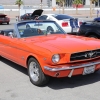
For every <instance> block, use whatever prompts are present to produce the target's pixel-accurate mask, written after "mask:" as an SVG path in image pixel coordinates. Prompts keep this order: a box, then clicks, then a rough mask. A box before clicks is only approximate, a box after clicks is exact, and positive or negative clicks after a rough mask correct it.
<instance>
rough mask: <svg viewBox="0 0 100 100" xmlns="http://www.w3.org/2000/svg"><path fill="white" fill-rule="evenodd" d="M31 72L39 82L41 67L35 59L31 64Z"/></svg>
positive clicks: (32, 77)
mask: <svg viewBox="0 0 100 100" xmlns="http://www.w3.org/2000/svg"><path fill="white" fill-rule="evenodd" d="M29 74H30V77H31V79H32V80H33V81H35V82H37V81H38V80H39V68H38V67H37V64H36V62H34V61H33V62H31V63H30V65H29Z"/></svg>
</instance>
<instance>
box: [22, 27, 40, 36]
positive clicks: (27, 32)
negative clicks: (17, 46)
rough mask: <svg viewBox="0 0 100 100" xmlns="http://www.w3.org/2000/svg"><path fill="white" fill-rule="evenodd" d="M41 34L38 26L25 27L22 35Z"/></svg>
mask: <svg viewBox="0 0 100 100" xmlns="http://www.w3.org/2000/svg"><path fill="white" fill-rule="evenodd" d="M36 35H39V34H38V31H37V28H29V29H25V30H24V32H23V34H22V35H21V37H30V36H36Z"/></svg>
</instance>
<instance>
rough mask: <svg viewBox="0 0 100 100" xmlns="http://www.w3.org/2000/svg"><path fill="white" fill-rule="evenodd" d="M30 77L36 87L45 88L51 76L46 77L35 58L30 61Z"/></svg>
mask: <svg viewBox="0 0 100 100" xmlns="http://www.w3.org/2000/svg"><path fill="white" fill-rule="evenodd" d="M28 75H29V78H30V81H31V82H32V83H33V84H34V85H36V86H43V85H45V84H46V83H47V82H48V81H49V76H47V75H45V74H44V73H43V71H42V69H41V66H40V64H39V63H38V61H37V60H36V59H35V58H30V59H29V61H28Z"/></svg>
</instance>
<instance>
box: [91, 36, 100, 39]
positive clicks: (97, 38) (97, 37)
mask: <svg viewBox="0 0 100 100" xmlns="http://www.w3.org/2000/svg"><path fill="white" fill-rule="evenodd" d="M89 37H91V38H96V39H98V36H97V35H89Z"/></svg>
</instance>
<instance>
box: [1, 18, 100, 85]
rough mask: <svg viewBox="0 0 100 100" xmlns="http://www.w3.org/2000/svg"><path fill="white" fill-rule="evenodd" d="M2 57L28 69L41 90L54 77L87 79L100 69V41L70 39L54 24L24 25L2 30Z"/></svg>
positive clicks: (72, 36) (25, 23)
mask: <svg viewBox="0 0 100 100" xmlns="http://www.w3.org/2000/svg"><path fill="white" fill-rule="evenodd" d="M0 56H2V57H4V58H6V59H9V60H11V61H13V62H15V63H17V64H19V65H21V66H23V67H25V68H27V69H28V74H29V78H30V80H31V82H32V83H33V84H34V85H37V86H41V85H44V84H46V83H47V82H48V81H49V78H50V76H51V77H57V78H60V77H72V76H74V75H86V74H90V73H94V72H95V71H98V70H99V69H100V40H98V39H94V38H87V37H81V36H75V35H68V34H67V33H65V32H64V31H63V29H62V28H61V27H60V26H59V25H58V24H57V23H56V22H54V21H39V20H36V21H25V22H19V23H16V24H15V26H14V29H8V30H1V32H0Z"/></svg>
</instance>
